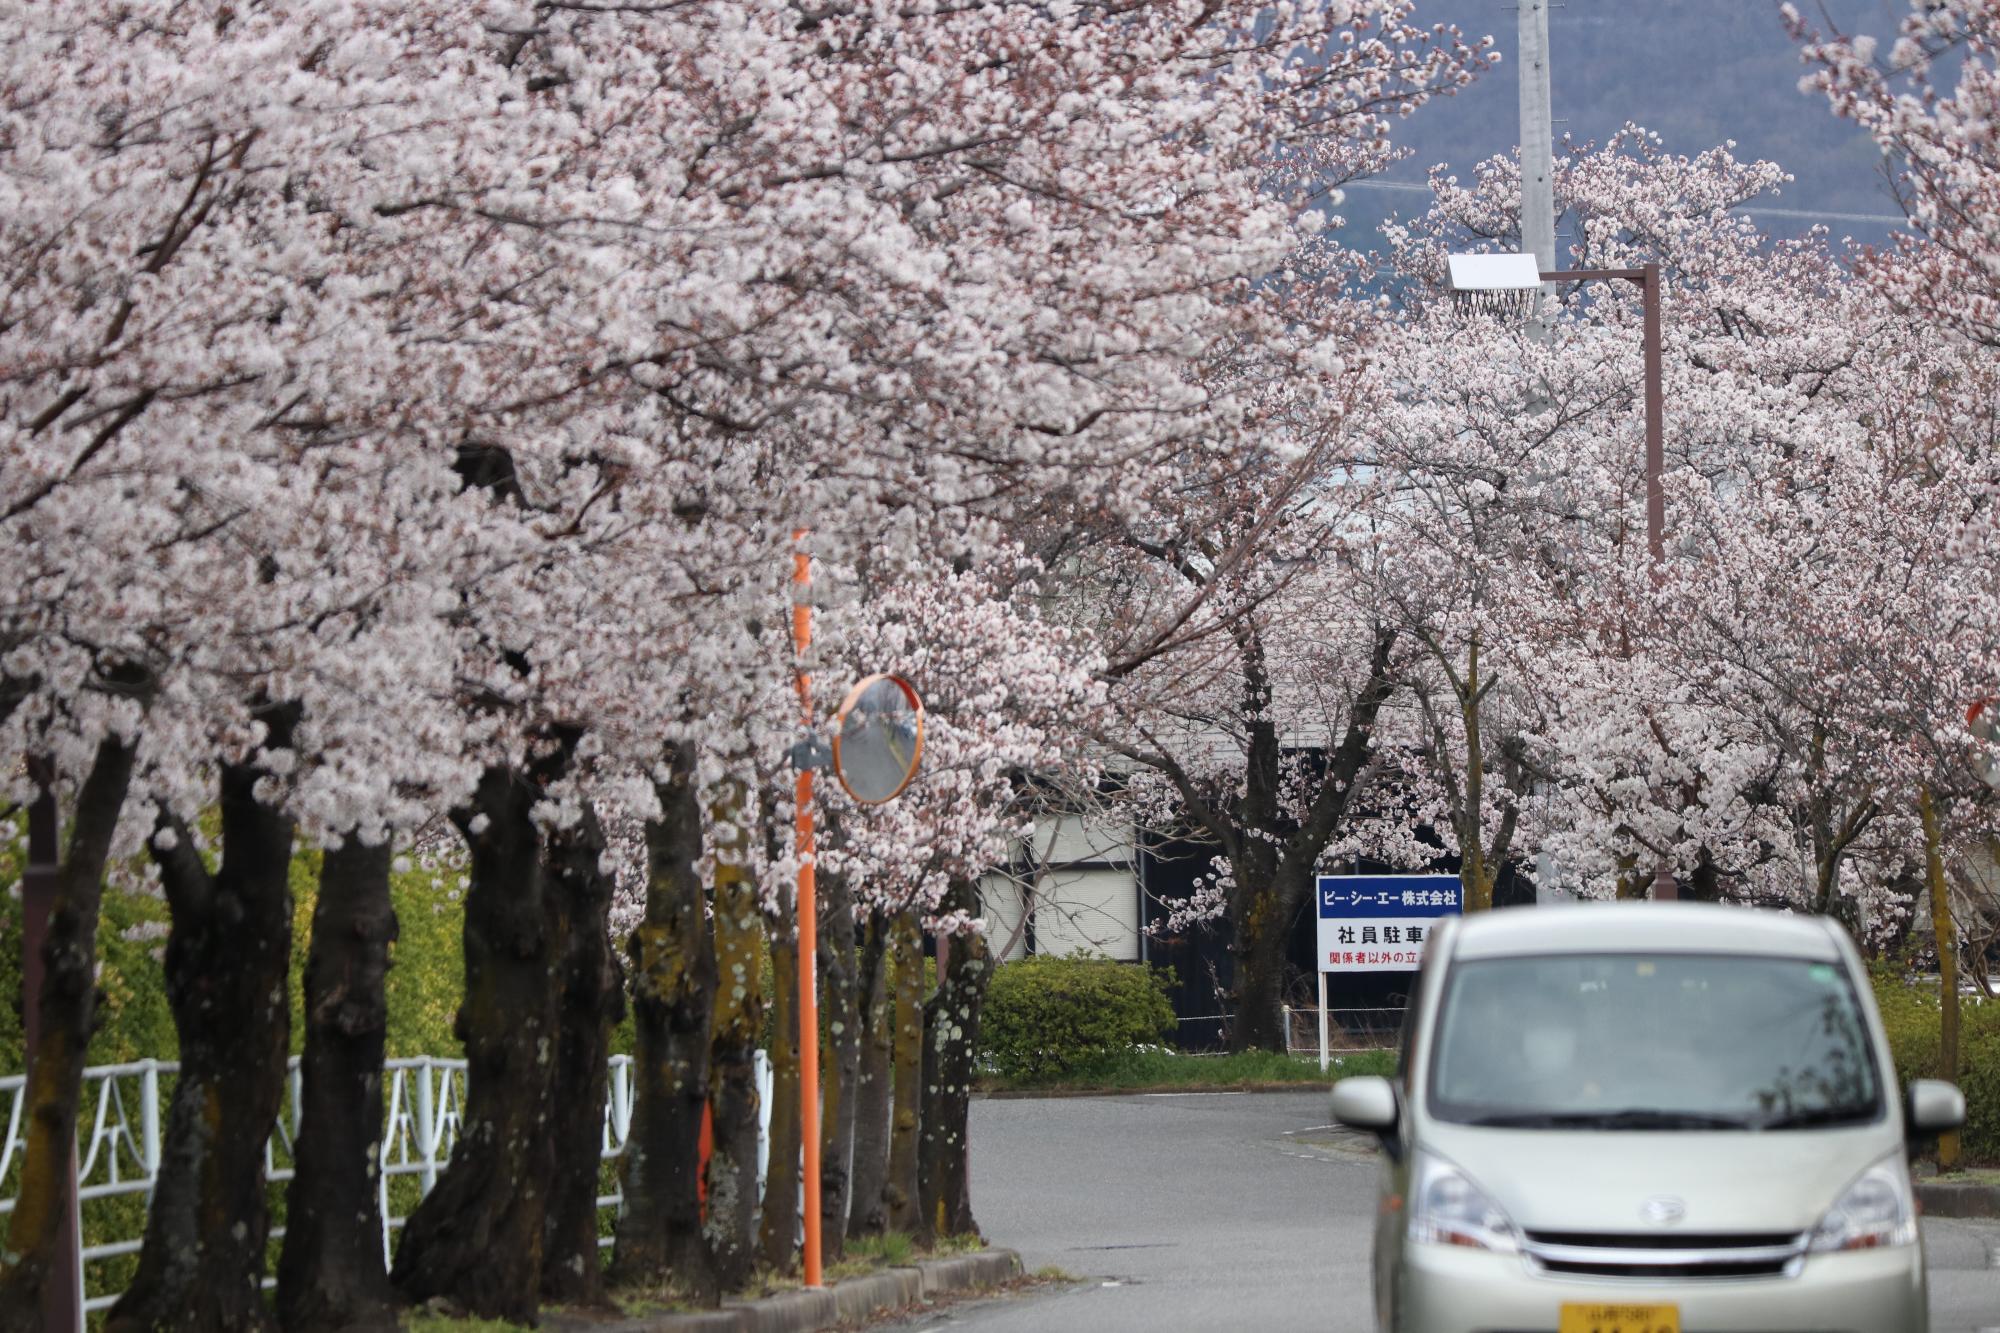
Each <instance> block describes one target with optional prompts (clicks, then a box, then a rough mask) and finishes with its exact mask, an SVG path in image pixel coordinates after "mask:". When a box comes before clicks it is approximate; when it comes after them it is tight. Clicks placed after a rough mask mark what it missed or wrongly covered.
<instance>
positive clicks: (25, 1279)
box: [0, 737, 135, 1333]
mask: <svg viewBox="0 0 2000 1333" xmlns="http://www.w3.org/2000/svg"><path fill="white" fill-rule="evenodd" d="M134 754H135V747H134V746H133V745H132V744H130V743H128V742H126V741H123V740H121V739H119V738H117V737H108V738H106V739H105V740H104V741H102V742H100V743H99V745H98V747H97V750H96V753H95V754H94V755H93V756H92V758H91V764H90V771H89V772H88V773H87V774H86V775H85V777H84V780H83V784H82V786H81V788H80V789H79V790H78V792H77V797H76V808H75V811H74V812H73V815H72V818H71V822H70V832H69V846H68V848H67V849H66V850H65V852H64V853H63V856H62V863H61V866H60V869H59V870H58V873H57V877H56V891H55V899H54V902H53V905H52V907H51V910H50V912H49V920H48V932H47V934H46V935H45V936H44V937H43V940H42V949H41V962H42V985H41V993H40V995H39V996H38V997H37V999H38V1001H39V1005H40V1011H41V1025H40V1027H39V1029H38V1030H37V1032H36V1035H35V1046H34V1052H33V1058H32V1060H30V1062H29V1070H28V1085H27V1087H26V1088H25V1089H23V1095H24V1098H25V1103H26V1104H25V1107H24V1108H23V1109H24V1114H23V1117H22V1126H21V1128H22V1132H23V1134H24V1136H25V1138H26V1143H25V1145H24V1155H23V1157H22V1161H21V1176H20V1183H19V1187H18V1189H17V1192H16V1194H15V1200H14V1211H13V1212H12V1213H10V1214H9V1215H8V1217H7V1228H6V1243H5V1244H4V1245H0V1330H4V1333H34V1331H35V1330H37V1329H40V1328H41V1326H42V1313H41V1312H42V1300H43V1288H44V1286H45V1285H46V1283H47V1281H48V1278H49V1275H50V1272H51V1271H52V1269H53V1268H54V1267H55V1264H56V1250H55V1247H56V1244H57V1242H58V1239H59V1237H60V1236H61V1235H62V1227H61V1220H62V1209H63V1207H64V1204H63V1200H64V1199H65V1198H66V1197H67V1194H68V1189H67V1185H68V1175H69V1166H70V1154H71V1152H72V1145H73V1144H74V1143H75V1142H76V1114H77V1104H78V1102H79V1100H80V1099H81V1098H82V1095H83V1069H84V1060H85V1058H86V1050H87V1048H88V1047H89V1045H90V1025H91V1019H92V1016H93V1014H94V1013H95V1011H96V1005H97V983H96V978H95V973H96V966H97V914H98V907H99V905H100V903H101V902H102V899H103V892H104V866H105V862H106V861H107V860H108V859H109V858H110V855H111V838H112V835H113V833H115V832H116V831H117V827H118V815H119V812H120V811H121V810H122V809H123V808H124V805H125V793H126V790H127V789H128V788H129V787H130V786H131V782H132V766H133V758H134Z"/></svg>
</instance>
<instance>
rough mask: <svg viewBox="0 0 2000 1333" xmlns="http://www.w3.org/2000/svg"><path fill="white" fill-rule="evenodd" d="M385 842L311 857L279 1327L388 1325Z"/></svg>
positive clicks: (313, 1331) (307, 1331)
mask: <svg viewBox="0 0 2000 1333" xmlns="http://www.w3.org/2000/svg"><path fill="white" fill-rule="evenodd" d="M391 852H392V848H391V846H390V844H389V842H388V840H387V839H384V840H383V842H382V843H381V845H379V846H375V847H370V846H368V845H367V844H365V843H363V842H362V841H361V840H360V838H359V837H357V836H356V835H354V834H353V833H349V834H348V836H347V838H346V840H345V841H344V842H342V843H341V845H340V846H339V847H336V848H334V849H332V850H330V851H328V852H327V853H326V854H325V856H324V858H323V859H322V861H321V862H320V872H319V899H318V901H317V902H316V903H314V905H313V923H312V944H311V947H310V951H309V952H308V953H307V955H306V974H305V1023H306V1038H305V1054H304V1055H303V1057H301V1059H300V1061H299V1098H300V1107H299V1140H298V1149H297V1160H296V1162H295V1170H296V1174H295V1175H294V1176H293V1177H292V1182H291V1185H290V1187H289V1188H288V1189H287V1190H286V1192H285V1243H284V1249H283V1250H282V1251H281V1252H280V1254H279V1257H278V1319H279V1322H280V1323H281V1324H282V1325H283V1326H284V1328H285V1329H286V1330H287V1333H322V1331H324V1333H334V1331H335V1330H345V1329H376V1328H381V1329H393V1328H394V1327H395V1326H396V1317H395V1311H394V1304H395V1293H394V1291H393V1290H392V1289H391V1288H390V1286H389V1272H388V1269H387V1268H385V1267H384V1266H383V1263H382V1239H381V1238H382V1215H381V1211H380V1206H379V1203H378V1199H377V1194H376V1190H377V1185H378V1179H377V1175H378V1167H379V1165H380V1160H381V1146H382V1055H383V1043H384V1041H385V1039H386V1037H387V1035H388V1027H389V1002H388V994H387V991H386V989H385V987H386V983H387V979H388V974H389V945H390V944H391V943H392V942H393V941H394V940H395V938H396V912H395V909H394V908H393V907H392V906H391V905H390V901H389V863H390V857H391Z"/></svg>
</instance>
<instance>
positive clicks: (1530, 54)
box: [1515, 0, 1556, 272]
mask: <svg viewBox="0 0 2000 1333" xmlns="http://www.w3.org/2000/svg"><path fill="white" fill-rule="evenodd" d="M1515 16H1516V18H1517V19H1518V20H1519V25H1520V80H1521V249H1522V250H1523V251H1524V252H1526V253H1528V254H1532V255H1534V257H1535V262H1536V263H1537V264H1539V265H1540V266H1541V268H1542V271H1543V272H1547V271H1548V270H1550V269H1553V268H1554V267H1555V266H1556V199H1555V179H1554V177H1555V129H1554V121H1553V120H1552V119H1551V116H1550V112H1549V0H1519V7H1518V8H1517V9H1516V11H1515Z"/></svg>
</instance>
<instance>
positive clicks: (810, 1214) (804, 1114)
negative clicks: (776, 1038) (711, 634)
mask: <svg viewBox="0 0 2000 1333" xmlns="http://www.w3.org/2000/svg"><path fill="white" fill-rule="evenodd" d="M792 540H793V541H794V542H795V543H797V546H798V549H797V550H796V551H794V552H793V553H792V647H793V649H794V650H795V651H796V652H797V654H798V659H799V666H798V680H799V708H800V710H801V711H802V713H803V714H804V717H805V724H806V729H807V730H808V731H810V730H811V729H812V720H813V719H812V677H811V676H809V675H807V674H806V669H805V661H806V649H808V648H809V647H811V646H812V600H811V599H812V594H811V591H810V589H811V586H812V557H811V556H810V555H808V554H806V549H805V540H806V531H805V529H804V528H800V529H799V530H798V531H796V532H794V533H793V534H792ZM795 804H796V806H797V810H798V849H799V851H798V854H799V911H798V918H799V1146H800V1148H801V1149H802V1154H801V1155H802V1157H803V1159H804V1160H803V1161H802V1163H801V1165H800V1175H802V1176H803V1177H804V1180H803V1182H802V1183H803V1185H804V1187H805V1188H804V1191H803V1192H804V1196H805V1214H806V1216H805V1224H806V1228H805V1229H806V1234H805V1247H804V1248H805V1283H806V1285H807V1286H808V1287H817V1286H821V1285H823V1284H822V1283H821V1280H820V1262H819V1261H820V1235H819V935H818V930H819V920H818V918H819V904H818V903H817V901H815V899H816V896H817V894H816V890H815V889H814V887H813V775H812V770H811V769H810V768H801V769H800V770H799V777H798V791H797V795H796V798H795Z"/></svg>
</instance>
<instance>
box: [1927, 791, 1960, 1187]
mask: <svg viewBox="0 0 2000 1333" xmlns="http://www.w3.org/2000/svg"><path fill="white" fill-rule="evenodd" d="M1917 813H1918V815H1919V816H1921V817H1922V819H1923V825H1924V873H1925V881H1926V884H1927V887H1928V888H1929V889H1930V892H1931V931H1932V933H1933V934H1935V935H1936V936H1937V955H1938V1002H1939V1004H1940V1005H1941V1006H1942V1010H1943V1012H1942V1015H1941V1021H1940V1024H1939V1027H1938V1073H1937V1076H1938V1077H1939V1078H1941V1079H1944V1080H1946V1081H1947V1082H1952V1083H1955V1082H1957V1081H1958V928H1957V926H1956V925H1955V924H1954V923H1953V922H1952V919H1951V886H1950V885H1949V884H1947V883H1946V882H1945V877H1944V837H1943V834H1942V832H1941V831H1940V828H1939V823H1938V813H1937V801H1936V799H1935V798H1934V797H1933V796H1932V795H1931V789H1930V787H1929V786H1928V785H1926V786H1922V787H1919V788H1918V789H1917ZM1957 1165H1958V1131H1957V1130H1951V1131H1949V1132H1947V1133H1945V1134H1942V1135H1940V1136H1939V1138H1938V1169H1939V1170H1941V1171H1949V1170H1951V1169H1952V1168H1953V1167H1955V1166H1957Z"/></svg>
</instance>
